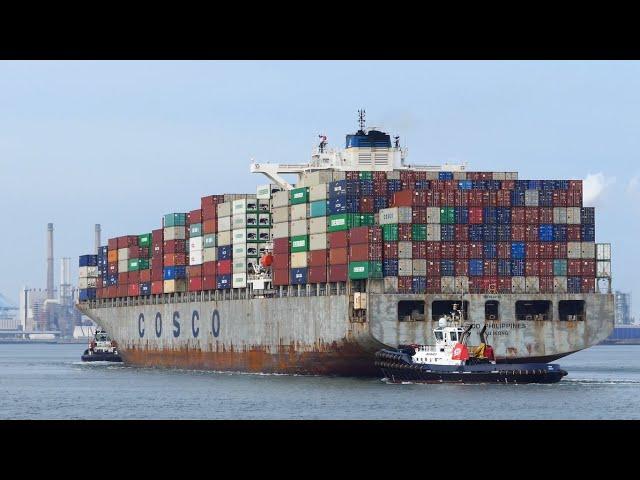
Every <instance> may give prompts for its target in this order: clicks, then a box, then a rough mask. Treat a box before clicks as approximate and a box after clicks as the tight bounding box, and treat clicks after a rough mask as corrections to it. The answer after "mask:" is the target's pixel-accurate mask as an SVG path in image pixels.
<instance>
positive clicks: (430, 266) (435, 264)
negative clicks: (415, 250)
mask: <svg viewBox="0 0 640 480" xmlns="http://www.w3.org/2000/svg"><path fill="white" fill-rule="evenodd" d="M427 276H429V277H439V276H440V261H438V260H427Z"/></svg>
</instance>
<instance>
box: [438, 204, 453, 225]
mask: <svg viewBox="0 0 640 480" xmlns="http://www.w3.org/2000/svg"><path fill="white" fill-rule="evenodd" d="M440 223H456V218H455V208H454V207H441V208H440Z"/></svg>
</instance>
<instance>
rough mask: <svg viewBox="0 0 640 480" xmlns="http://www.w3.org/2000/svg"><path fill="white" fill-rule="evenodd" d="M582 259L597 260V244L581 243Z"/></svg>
mask: <svg viewBox="0 0 640 480" xmlns="http://www.w3.org/2000/svg"><path fill="white" fill-rule="evenodd" d="M580 243H581V246H580V258H585V259H589V260H593V259H594V258H596V244H595V243H593V242H580Z"/></svg>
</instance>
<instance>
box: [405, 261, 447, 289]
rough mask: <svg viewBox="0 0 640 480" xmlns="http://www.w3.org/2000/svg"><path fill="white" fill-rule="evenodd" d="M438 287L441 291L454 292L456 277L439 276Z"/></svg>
mask: <svg viewBox="0 0 640 480" xmlns="http://www.w3.org/2000/svg"><path fill="white" fill-rule="evenodd" d="M414 262H415V260H414ZM440 289H441V291H442V293H456V277H440Z"/></svg>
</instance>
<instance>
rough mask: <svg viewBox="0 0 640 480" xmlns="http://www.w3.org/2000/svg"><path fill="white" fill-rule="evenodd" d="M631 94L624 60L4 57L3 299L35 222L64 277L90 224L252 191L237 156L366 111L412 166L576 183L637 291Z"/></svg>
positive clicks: (106, 229)
mask: <svg viewBox="0 0 640 480" xmlns="http://www.w3.org/2000/svg"><path fill="white" fill-rule="evenodd" d="M639 87H640V63H638V62H564V61H553V62H533V61H525V62H505V61H501V62H482V61H479V62H470V61H469V62H466V61H456V62H427V61H415V62H394V61H388V62H358V61H336V62H319V61H305V62H301V61H281V62H267V61H254V62H247V61H223V62H217V61H206V62H204V61H203V62H186V61H185V62H181V61H178V62H137V61H124V62H106V61H99V62H80V61H68V62H57V61H47V62H43V61H42V62H0V172H1V175H2V185H1V186H0V209H1V212H2V216H1V221H2V227H1V228H2V230H1V232H2V233H1V235H0V265H1V266H2V275H0V292H2V293H3V294H5V295H6V296H7V297H8V298H9V299H11V300H12V301H14V302H16V301H17V298H18V291H19V289H20V288H22V287H23V286H24V285H27V286H29V287H42V288H44V286H45V282H46V279H45V270H46V254H45V234H46V224H47V222H53V223H54V225H55V242H54V243H55V245H54V247H55V256H56V263H55V267H56V269H55V282H56V284H57V283H58V282H59V273H60V266H59V258H60V257H61V256H69V257H72V265H73V270H72V273H71V274H72V279H74V281H75V278H76V277H77V257H78V255H80V254H84V253H89V252H90V251H91V249H92V248H93V226H94V224H95V223H101V224H102V229H103V230H102V231H103V240H104V242H103V243H105V242H106V238H108V237H113V236H119V235H125V234H133V233H135V234H138V233H144V232H149V231H151V229H153V228H158V227H159V226H160V224H161V217H162V215H163V214H164V213H168V212H172V211H187V210H191V209H195V208H198V207H199V201H200V197H201V196H203V195H205V194H213V193H224V192H244V193H248V192H254V191H255V187H256V185H258V184H263V183H266V181H265V180H264V177H262V176H259V175H257V174H250V173H249V171H248V169H249V162H250V158H251V157H254V158H255V159H256V161H263V162H264V161H271V162H282V163H287V162H303V161H307V160H308V158H309V155H310V152H311V148H312V147H313V146H314V145H315V144H316V142H317V136H318V134H320V133H323V134H326V135H327V136H328V140H329V143H330V146H334V147H335V146H340V147H342V144H343V142H344V135H345V134H346V133H351V132H353V131H354V130H356V127H357V122H356V119H357V117H356V111H357V110H358V109H359V108H365V109H366V111H367V124H368V125H369V126H373V125H375V126H378V127H381V128H383V129H385V130H387V131H389V133H392V134H399V135H400V136H401V142H402V143H403V145H405V146H407V147H408V149H409V157H408V160H409V161H410V162H412V163H424V164H437V163H440V162H447V161H448V162H463V161H466V162H468V168H469V169H471V170H497V171H513V170H515V171H518V172H519V174H520V178H521V179H530V178H532V179H585V178H589V182H588V185H589V186H588V188H587V190H588V195H589V197H590V198H593V200H592V202H593V203H595V206H596V207H597V208H596V241H598V242H605V241H610V242H611V243H612V249H613V274H614V288H618V289H622V290H625V291H627V290H630V291H632V292H637V293H638V294H639V295H640V277H639V276H638V275H637V272H638V271H640V265H639V263H638V257H637V254H636V252H637V250H638V248H639V247H638V246H637V244H638V241H639V234H640V231H639V230H640V229H639V222H638V221H637V218H638V214H639V213H640V207H639V206H638V201H639V200H640V163H639V162H638V151H639V146H640V135H639V133H640V114H639V112H640V108H639V107H640V88H639ZM589 176H590V177H589ZM639 307H640V298H638V299H637V300H636V303H635V304H634V305H633V312H634V314H635V315H636V316H638V314H639V312H640V308H639Z"/></svg>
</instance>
